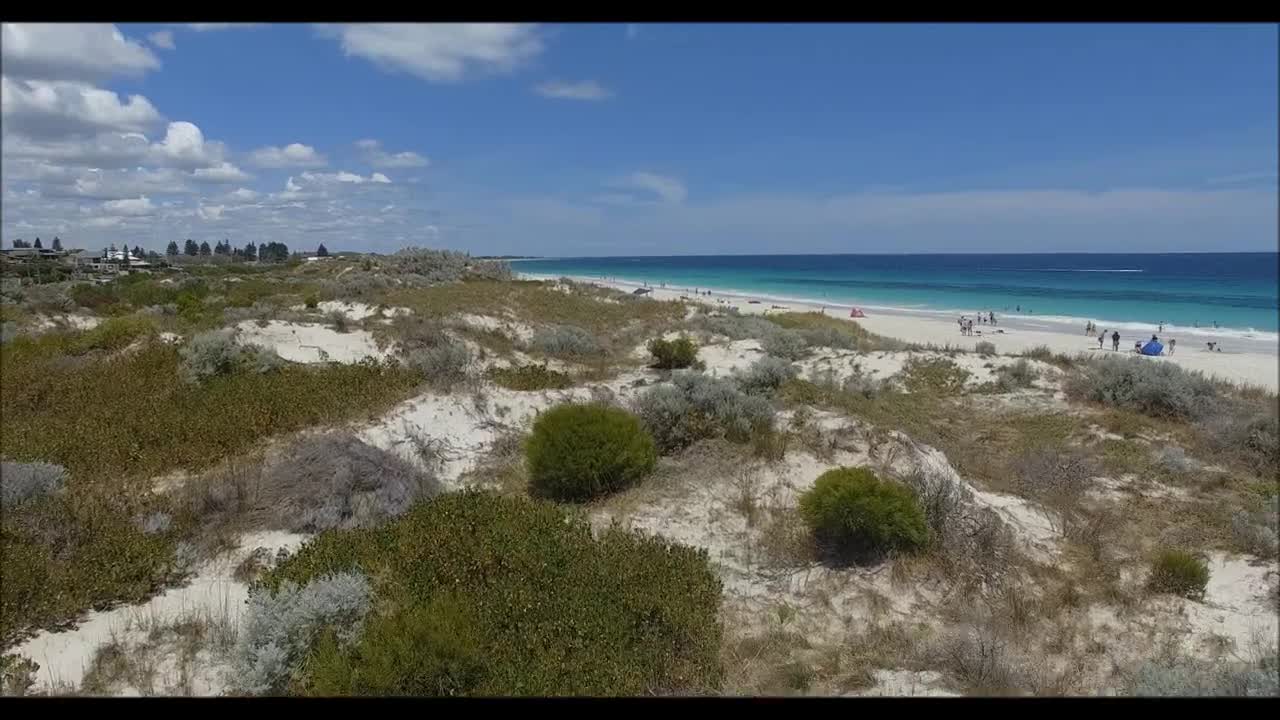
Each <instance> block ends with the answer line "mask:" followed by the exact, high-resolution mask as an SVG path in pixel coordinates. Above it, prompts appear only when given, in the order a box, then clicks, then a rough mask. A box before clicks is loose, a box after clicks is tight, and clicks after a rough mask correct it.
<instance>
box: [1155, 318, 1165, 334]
mask: <svg viewBox="0 0 1280 720" xmlns="http://www.w3.org/2000/svg"><path fill="white" fill-rule="evenodd" d="M1159 324H1160V329H1158V330H1156V332H1164V321H1163V320H1161V321H1160V323H1159Z"/></svg>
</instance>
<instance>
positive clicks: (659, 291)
mask: <svg viewBox="0 0 1280 720" xmlns="http://www.w3.org/2000/svg"><path fill="white" fill-rule="evenodd" d="M517 275H518V276H519V277H520V278H521V279H529V280H556V279H557V278H559V277H568V278H569V279H571V280H575V281H578V282H583V283H588V284H594V285H600V286H603V287H611V288H614V289H616V290H621V291H624V292H631V291H633V290H635V289H636V288H641V287H648V288H649V289H650V290H651V291H652V292H651V294H650V297H653V298H655V299H659V300H680V299H682V298H683V299H687V300H690V301H695V302H702V303H704V304H707V305H711V306H719V307H734V308H736V309H737V310H738V311H739V312H741V313H744V314H766V313H767V312H769V311H770V310H772V309H774V307H773V306H775V305H777V306H781V307H782V308H783V309H784V310H798V311H801V312H808V311H814V312H824V313H825V314H828V315H831V316H832V317H840V318H848V317H849V310H850V309H851V308H852V307H854V306H853V305H850V304H848V303H838V302H826V303H824V302H821V301H814V300H812V299H800V298H786V297H779V296H770V295H768V294H764V293H746V292H741V291H736V290H717V289H714V288H705V289H703V290H704V291H707V290H709V291H710V293H711V294H710V295H705V294H704V295H692V294H691V292H690V289H687V288H663V287H655V286H654V285H652V284H647V285H646V283H643V282H636V281H631V280H623V279H617V278H613V279H609V280H603V279H601V278H598V277H590V276H581V275H580V276H574V275H565V276H562V275H547V274H541V273H523V272H517ZM753 301H754V302H753ZM858 307H860V308H862V309H863V310H864V311H866V312H867V316H866V317H862V318H856V321H857V323H858V324H859V325H861V326H862V327H864V328H866V329H867V330H869V331H871V332H873V333H876V334H878V335H884V336H886V337H891V338H895V339H898V340H902V341H904V342H914V343H934V344H936V345H945V344H951V345H959V346H961V347H972V345H973V344H974V343H977V342H981V341H984V340H985V341H988V342H991V343H994V344H995V346H996V350H997V352H999V353H1001V354H1006V355H1008V354H1017V353H1020V352H1025V351H1026V350H1029V349H1030V348H1032V347H1036V346H1039V345H1044V346H1046V347H1048V348H1049V349H1050V350H1052V351H1054V352H1061V353H1067V354H1076V353H1092V352H1100V353H1107V354H1112V352H1113V351H1112V350H1111V349H1110V346H1111V343H1110V342H1105V343H1104V345H1105V346H1106V347H1105V349H1102V350H1099V348H1098V341H1097V338H1096V337H1094V336H1086V335H1085V334H1084V332H1083V328H1082V327H1081V328H1080V330H1079V331H1078V332H1069V331H1068V330H1067V327H1068V326H1067V325H1066V324H1065V323H1057V324H1059V325H1061V328H1055V327H1054V325H1055V323H1054V321H1053V320H1051V319H1049V318H1050V317H1051V316H1044V317H1041V316H1027V315H1007V316H1003V315H1001V314H1000V313H998V312H997V314H996V320H997V324H996V325H995V326H991V325H976V324H975V325H974V334H973V335H972V336H968V335H961V334H960V331H959V329H958V327H957V325H956V317H955V316H954V315H948V314H946V313H943V312H942V311H938V310H929V309H923V308H902V307H890V306H880V305H860V306H858ZM780 311H781V310H780ZM970 315H972V314H971V313H970ZM1124 325H1125V324H1124V323H1115V324H1113V325H1112V326H1107V327H1106V328H1105V329H1106V330H1107V331H1110V330H1112V329H1118V330H1120V335H1121V339H1120V348H1121V350H1120V352H1119V353H1116V354H1121V355H1125V356H1132V355H1133V353H1132V352H1129V349H1131V348H1132V347H1133V343H1134V341H1135V340H1146V339H1149V337H1150V335H1151V334H1154V333H1155V332H1156V328H1150V329H1149V330H1146V329H1144V330H1136V329H1129V328H1126V327H1124ZM1131 325H1133V326H1136V327H1141V324H1139V323H1131ZM1100 327H1101V325H1100ZM1170 330H1174V331H1175V332H1176V333H1177V334H1176V336H1175V337H1174V339H1176V340H1178V341H1179V342H1178V348H1177V349H1176V350H1175V352H1174V354H1173V355H1167V354H1166V355H1161V356H1159V357H1153V358H1150V359H1151V360H1152V361H1153V362H1174V363H1177V364H1178V365H1180V366H1181V367H1183V368H1186V369H1188V370H1198V371H1200V372H1203V373H1205V374H1206V375H1210V376H1213V377H1216V378H1218V379H1220V380H1225V381H1228V382H1233V383H1244V384H1249V385H1257V386H1261V387H1265V388H1267V389H1269V390H1271V391H1272V392H1275V391H1276V390H1277V389H1278V388H1280V378H1278V377H1277V376H1278V375H1280V347H1277V345H1276V344H1274V343H1270V342H1267V341H1263V340H1258V339H1252V338H1249V339H1245V338H1235V339H1227V340H1225V341H1223V340H1222V339H1221V337H1220V336H1218V337H1215V336H1213V335H1204V334H1203V333H1196V332H1195V331H1194V329H1192V330H1191V331H1189V332H1187V331H1185V330H1184V329H1183V328H1173V327H1172V326H1170V327H1166V328H1165V335H1164V336H1162V337H1161V341H1162V342H1165V341H1166V339H1167V336H1168V333H1169V331H1170ZM1108 334H1109V333H1108ZM1205 337H1208V338H1210V340H1212V341H1216V342H1222V343H1224V344H1225V345H1226V347H1227V348H1228V349H1227V350H1224V351H1222V352H1209V351H1208V350H1207V349H1206V346H1205V342H1207V341H1206V340H1205V339H1204V338H1205ZM1166 348H1167V342H1166ZM1241 348H1247V349H1241ZM1264 348H1265V349H1264ZM1166 352H1167V349H1166Z"/></svg>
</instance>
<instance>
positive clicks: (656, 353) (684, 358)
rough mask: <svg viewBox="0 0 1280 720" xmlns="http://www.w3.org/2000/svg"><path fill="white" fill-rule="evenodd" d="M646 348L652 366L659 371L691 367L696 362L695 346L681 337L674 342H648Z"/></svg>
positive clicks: (654, 340)
mask: <svg viewBox="0 0 1280 720" xmlns="http://www.w3.org/2000/svg"><path fill="white" fill-rule="evenodd" d="M648 348H649V354H651V355H653V361H654V364H653V366H654V367H655V368H657V369H659V370H676V369H680V368H688V367H693V366H694V365H696V364H697V362H698V346H697V344H695V343H694V342H693V341H692V340H690V339H689V338H687V337H685V336H683V335H682V336H680V337H678V338H676V339H675V340H663V339H662V338H655V339H653V340H650V341H649V345H648Z"/></svg>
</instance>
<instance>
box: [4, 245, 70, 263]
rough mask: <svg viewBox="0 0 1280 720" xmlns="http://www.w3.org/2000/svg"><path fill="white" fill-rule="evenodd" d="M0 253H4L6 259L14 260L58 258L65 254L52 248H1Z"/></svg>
mask: <svg viewBox="0 0 1280 720" xmlns="http://www.w3.org/2000/svg"><path fill="white" fill-rule="evenodd" d="M0 253H3V254H4V257H5V259H7V260H12V261H14V262H28V261H31V260H57V259H58V258H61V257H62V256H63V255H64V254H65V252H64V251H62V250H50V249H49V248H7V249H4V250H0Z"/></svg>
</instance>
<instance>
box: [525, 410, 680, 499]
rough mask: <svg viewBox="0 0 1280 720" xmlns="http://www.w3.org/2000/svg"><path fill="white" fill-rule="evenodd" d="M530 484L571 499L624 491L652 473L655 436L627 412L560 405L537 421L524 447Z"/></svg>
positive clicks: (535, 489)
mask: <svg viewBox="0 0 1280 720" xmlns="http://www.w3.org/2000/svg"><path fill="white" fill-rule="evenodd" d="M525 453H526V461H527V463H528V466H529V486H530V488H531V489H532V491H533V492H534V493H535V494H537V495H540V496H542V497H547V498H552V499H555V500H562V501H568V502H576V501H583V500H590V499H592V498H595V497H598V496H600V495H603V494H606V493H610V492H615V491H618V490H622V489H624V488H626V487H629V486H631V485H634V484H635V483H637V482H639V481H640V480H641V479H642V478H643V477H644V476H645V475H648V474H649V473H650V472H652V471H653V466H654V463H655V462H656V461H657V453H656V451H655V449H654V443H653V436H651V435H650V434H649V431H648V430H646V429H645V428H644V426H642V425H641V423H640V420H639V419H638V418H637V417H636V416H634V415H632V414H630V413H628V412H627V411H625V410H622V409H619V408H614V407H608V406H605V405H597V404H591V405H561V406H559V407H556V408H552V409H551V410H548V411H546V412H544V413H543V414H542V415H541V416H539V417H538V419H537V421H536V422H534V424H533V432H532V433H531V434H530V436H529V440H528V442H527V444H526V446H525Z"/></svg>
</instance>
